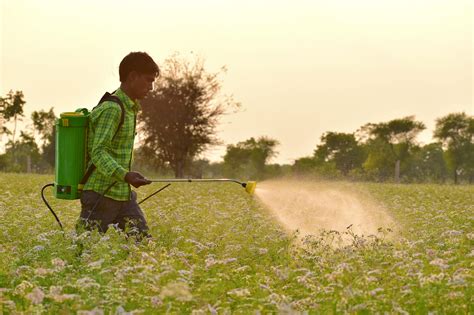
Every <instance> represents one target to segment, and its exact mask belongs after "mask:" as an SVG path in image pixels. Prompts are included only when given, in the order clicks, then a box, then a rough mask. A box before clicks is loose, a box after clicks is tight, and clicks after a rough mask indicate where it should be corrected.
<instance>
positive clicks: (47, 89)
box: [0, 0, 474, 163]
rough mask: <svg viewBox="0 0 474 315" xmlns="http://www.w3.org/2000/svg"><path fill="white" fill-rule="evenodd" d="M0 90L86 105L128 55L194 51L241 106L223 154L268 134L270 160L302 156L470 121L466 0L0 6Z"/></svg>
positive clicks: (90, 0) (24, 0)
mask: <svg viewBox="0 0 474 315" xmlns="http://www.w3.org/2000/svg"><path fill="white" fill-rule="evenodd" d="M0 3H1V4H0V22H1V23H0V93H1V95H5V94H6V93H7V92H8V91H9V90H22V91H23V92H24V94H25V99H26V101H27V104H26V107H25V110H26V114H27V116H28V117H29V116H30V114H31V112H32V111H34V110H39V109H45V110H47V109H49V108H51V107H54V110H55V113H56V114H59V113H61V112H65V111H71V110H75V109H76V108H79V107H88V108H92V107H93V106H94V105H95V104H96V103H97V101H98V99H99V98H100V96H101V95H102V94H103V93H104V92H105V91H113V90H115V89H116V88H117V87H118V86H119V76H118V65H119V63H120V61H121V60H122V58H123V57H124V56H125V55H126V54H128V53H129V52H131V51H146V52H148V53H149V54H150V55H151V56H152V57H153V58H154V59H155V61H157V63H158V64H160V63H163V62H164V60H165V59H166V58H168V57H170V56H172V55H173V54H174V53H179V54H181V55H182V56H184V57H186V58H193V56H196V55H198V56H201V57H203V58H204V59H205V60H206V64H205V65H206V69H207V71H209V72H217V71H219V69H220V68H221V67H222V66H226V68H227V69H228V70H227V72H226V73H225V74H224V75H222V76H221V80H222V85H223V93H224V94H227V95H233V97H234V99H235V100H236V101H238V102H240V103H241V104H242V108H241V110H240V111H239V112H238V113H235V114H230V115H226V116H225V117H223V119H222V120H221V124H220V125H219V127H218V136H219V137H220V138H221V139H222V141H223V143H224V145H222V146H220V147H216V148H214V149H212V150H209V151H207V152H206V153H205V157H207V158H209V159H210V160H212V161H218V160H220V159H221V158H222V156H223V155H224V154H225V145H227V144H235V143H237V142H239V141H244V140H246V139H248V138H250V137H259V136H268V137H271V138H275V139H277V140H278V141H279V142H280V145H279V146H278V148H277V151H278V152H279V155H278V156H277V157H276V158H275V159H274V160H273V162H276V163H292V162H293V161H294V160H295V159H297V158H300V157H303V156H309V155H312V153H313V151H314V149H315V148H316V145H317V144H318V143H319V139H320V137H321V135H322V134H323V133H324V132H327V131H336V132H354V131H356V130H357V129H358V128H359V127H360V126H362V125H364V124H366V123H368V122H373V123H376V122H383V121H389V120H391V119H395V118H401V117H405V116H409V115H415V117H416V119H417V120H420V121H422V122H424V123H425V125H426V126H427V130H426V131H424V132H423V133H422V134H421V135H420V137H419V141H420V142H421V143H429V142H431V141H432V137H431V136H432V132H433V128H434V124H435V119H436V118H439V117H442V116H444V115H446V114H448V113H452V112H461V111H464V112H466V113H468V114H470V115H473V114H474V105H473V62H472V59H473V23H472V19H473V4H472V1H471V0H396V1H395V0H384V1H381V0H358V1H354V0H331V1H329V0H326V1H322V0H313V1H303V0H287V1H278V0H273V1H257V0H253V1H248V0H239V1H230V0H227V1H223V0H220V1H218V0H200V1H192V0H174V1H161V0H155V1H153V0H150V1H145V0H133V1H124V0H114V1H111V0H103V1H96V0H82V1H69V0H62V1H59V0H58V1H56V0H41V1H40V0H0Z"/></svg>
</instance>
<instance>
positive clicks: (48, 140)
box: [31, 108, 56, 168]
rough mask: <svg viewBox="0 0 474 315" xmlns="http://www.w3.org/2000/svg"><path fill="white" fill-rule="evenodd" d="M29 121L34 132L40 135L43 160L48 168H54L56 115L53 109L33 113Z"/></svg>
mask: <svg viewBox="0 0 474 315" xmlns="http://www.w3.org/2000/svg"><path fill="white" fill-rule="evenodd" d="M31 120H32V121H33V126H34V128H35V131H36V132H37V133H38V134H39V135H40V137H41V140H42V141H43V144H42V145H41V151H42V157H43V160H44V162H45V163H47V164H48V165H49V166H50V167H52V168H54V159H55V156H54V154H55V145H56V134H55V130H56V129H55V123H56V115H55V114H54V109H53V108H50V110H49V111H47V112H46V111H44V110H39V111H34V112H33V113H32V114H31Z"/></svg>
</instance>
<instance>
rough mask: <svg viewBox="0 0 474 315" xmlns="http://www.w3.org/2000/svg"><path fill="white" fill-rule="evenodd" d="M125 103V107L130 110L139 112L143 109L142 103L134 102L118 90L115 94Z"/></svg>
mask: <svg viewBox="0 0 474 315" xmlns="http://www.w3.org/2000/svg"><path fill="white" fill-rule="evenodd" d="M114 94H115V95H117V96H118V98H120V99H121V100H122V102H123V105H124V106H125V107H127V108H128V109H131V110H133V111H134V112H138V111H139V110H140V109H141V106H140V102H139V101H138V100H132V99H131V98H130V97H129V96H128V95H127V94H126V93H125V92H124V91H123V90H122V89H121V88H118V89H117V90H116V91H115V93H114Z"/></svg>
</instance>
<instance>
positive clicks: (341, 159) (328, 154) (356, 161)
mask: <svg viewBox="0 0 474 315" xmlns="http://www.w3.org/2000/svg"><path fill="white" fill-rule="evenodd" d="M314 156H315V157H316V159H319V160H323V161H324V162H334V163H335V166H336V168H337V169H338V170H339V171H340V172H341V173H342V175H344V176H346V175H347V174H348V173H349V171H350V170H352V169H354V168H357V167H360V166H361V165H362V162H363V161H364V152H363V150H362V148H361V147H360V146H359V145H358V143H357V140H356V139H355V136H354V134H352V133H339V132H331V131H329V132H326V133H324V134H323V135H322V136H321V144H320V145H318V146H317V148H316V150H315V152H314Z"/></svg>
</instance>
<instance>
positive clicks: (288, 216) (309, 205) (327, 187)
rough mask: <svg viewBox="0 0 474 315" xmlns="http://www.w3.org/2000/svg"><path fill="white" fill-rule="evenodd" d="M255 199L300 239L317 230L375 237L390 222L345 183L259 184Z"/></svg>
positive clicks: (365, 195) (391, 224) (366, 196)
mask: <svg viewBox="0 0 474 315" xmlns="http://www.w3.org/2000/svg"><path fill="white" fill-rule="evenodd" d="M255 195H256V196H257V197H258V199H259V200H260V201H261V202H262V203H263V204H264V205H265V206H266V207H267V208H268V209H269V210H270V211H271V213H272V214H273V215H274V216H275V217H276V218H277V220H278V221H280V222H281V223H282V224H283V225H284V227H286V228H287V229H288V230H289V231H295V230H299V232H300V234H301V236H305V235H309V234H313V235H314V234H318V233H319V232H320V231H321V230H323V229H324V230H335V231H339V232H344V231H347V228H348V227H349V226H350V228H351V230H352V231H353V232H354V233H355V234H357V235H362V234H363V235H371V234H374V235H375V234H377V231H378V229H379V228H380V227H382V228H385V229H386V228H391V229H392V230H393V228H394V221H393V220H392V218H391V217H390V216H389V215H388V214H387V212H386V211H385V209H384V208H383V207H382V206H381V205H379V204H377V202H376V201H375V200H373V198H371V197H370V195H369V194H368V193H365V192H363V191H361V190H360V189H354V188H353V187H351V185H350V184H349V183H337V182H313V181H299V180H272V181H266V182H262V183H259V184H258V185H257V189H256V191H255Z"/></svg>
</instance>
